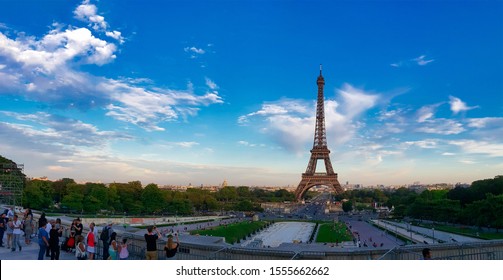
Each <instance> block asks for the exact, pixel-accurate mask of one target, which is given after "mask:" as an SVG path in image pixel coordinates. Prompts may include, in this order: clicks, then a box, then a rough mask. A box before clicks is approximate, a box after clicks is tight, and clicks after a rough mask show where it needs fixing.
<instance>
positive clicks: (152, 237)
mask: <svg viewBox="0 0 503 280" xmlns="http://www.w3.org/2000/svg"><path fill="white" fill-rule="evenodd" d="M154 231H155V233H154ZM160 237H161V234H160V233H159V231H158V230H157V227H156V226H148V227H147V233H145V241H146V242H147V253H146V256H145V257H146V259H147V260H157V259H158V257H157V239H159V238H160Z"/></svg>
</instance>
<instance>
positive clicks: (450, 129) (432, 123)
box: [416, 118, 465, 135]
mask: <svg viewBox="0 0 503 280" xmlns="http://www.w3.org/2000/svg"><path fill="white" fill-rule="evenodd" d="M421 124H422V126H420V127H418V128H416V131H418V132H424V133H431V134H441V135H452V134H459V133H461V132H463V131H465V129H464V128H463V124H461V123H459V122H457V121H455V120H451V119H442V118H440V119H433V120H425V121H424V122H422V123H421Z"/></svg>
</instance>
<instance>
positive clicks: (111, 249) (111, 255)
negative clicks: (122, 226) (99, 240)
mask: <svg viewBox="0 0 503 280" xmlns="http://www.w3.org/2000/svg"><path fill="white" fill-rule="evenodd" d="M115 239H117V233H116V232H115V231H114V232H112V234H111V235H110V244H109V246H108V259H109V260H118V259H119V258H118V256H117V255H118V254H117V251H118V247H117V241H116V240H115Z"/></svg>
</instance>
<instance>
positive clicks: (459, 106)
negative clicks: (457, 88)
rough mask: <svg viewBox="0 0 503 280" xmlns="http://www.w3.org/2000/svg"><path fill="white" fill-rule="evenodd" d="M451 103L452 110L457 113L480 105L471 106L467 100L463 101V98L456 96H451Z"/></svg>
mask: <svg viewBox="0 0 503 280" xmlns="http://www.w3.org/2000/svg"><path fill="white" fill-rule="evenodd" d="M449 104H450V105H451V111H452V112H453V113H454V114H457V113H459V112H463V111H468V110H472V109H475V108H478V107H479V106H473V107H469V106H467V105H466V103H465V102H463V101H461V99H459V98H457V97H454V96H449Z"/></svg>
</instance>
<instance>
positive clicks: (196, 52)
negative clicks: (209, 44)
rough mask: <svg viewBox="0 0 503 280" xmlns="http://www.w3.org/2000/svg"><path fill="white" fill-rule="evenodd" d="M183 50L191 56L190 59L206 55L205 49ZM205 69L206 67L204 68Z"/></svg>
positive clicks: (190, 48)
mask: <svg viewBox="0 0 503 280" xmlns="http://www.w3.org/2000/svg"><path fill="white" fill-rule="evenodd" d="M183 50H184V51H185V52H186V53H189V54H190V58H192V59H194V58H197V57H198V56H199V55H202V54H205V53H206V51H205V50H203V49H198V48H196V47H185V48H183ZM203 68H204V67H203Z"/></svg>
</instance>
